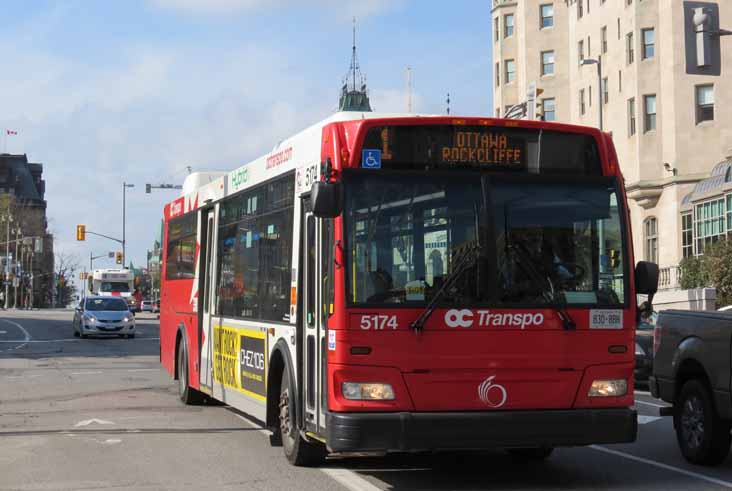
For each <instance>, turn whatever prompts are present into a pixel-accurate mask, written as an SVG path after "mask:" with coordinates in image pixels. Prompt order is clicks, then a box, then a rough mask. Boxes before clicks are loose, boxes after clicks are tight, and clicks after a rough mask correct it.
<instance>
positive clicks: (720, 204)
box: [694, 198, 727, 255]
mask: <svg viewBox="0 0 732 491" xmlns="http://www.w3.org/2000/svg"><path fill="white" fill-rule="evenodd" d="M694 214H695V218H696V221H695V222H696V225H695V228H696V229H695V232H696V234H695V238H696V254H697V255H700V254H703V253H704V248H705V247H707V246H709V245H712V244H714V243H715V242H719V241H720V240H721V239H723V238H724V237H725V235H726V233H727V228H726V227H725V225H726V223H725V221H726V218H727V213H726V209H725V199H724V198H720V199H715V200H712V201H707V202H706V203H699V204H698V205H695V206H694Z"/></svg>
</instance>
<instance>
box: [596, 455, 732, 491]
mask: <svg viewBox="0 0 732 491" xmlns="http://www.w3.org/2000/svg"><path fill="white" fill-rule="evenodd" d="M590 448H592V449H594V450H598V451H600V452H605V453H608V454H611V455H616V456H618V457H623V458H626V459H628V460H634V461H636V462H640V463H642V464H648V465H652V466H654V467H658V468H660V469H665V470H667V471H671V472H676V473H678V474H683V475H684V476H687V477H693V478H695V479H700V480H702V481H707V482H710V483H713V484H717V485H719V486H724V487H725V488H728V489H732V482H730V481H723V480H721V479H717V478H715V477H711V476H706V475H704V474H699V473H698V472H692V471H687V470H686V469H680V468H678V467H674V466H672V465H668V464H664V463H662V462H656V461H655V460H650V459H644V458H643V457H636V456H635V455H632V454H629V453H625V452H621V451H619V450H612V449H609V448H605V447H601V446H600V445H590Z"/></svg>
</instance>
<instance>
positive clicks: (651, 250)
mask: <svg viewBox="0 0 732 491" xmlns="http://www.w3.org/2000/svg"><path fill="white" fill-rule="evenodd" d="M643 244H644V246H645V249H644V251H643V253H644V254H643V255H644V257H645V259H646V261H650V262H652V263H656V264H658V222H657V221H656V217H650V218H646V219H645V221H644V222H643Z"/></svg>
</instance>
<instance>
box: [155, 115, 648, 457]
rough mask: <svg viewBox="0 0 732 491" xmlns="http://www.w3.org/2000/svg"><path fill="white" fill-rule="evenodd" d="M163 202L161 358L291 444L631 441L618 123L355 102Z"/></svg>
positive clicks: (389, 446) (518, 449) (194, 392)
mask: <svg viewBox="0 0 732 491" xmlns="http://www.w3.org/2000/svg"><path fill="white" fill-rule="evenodd" d="M204 177H205V179H203V178H200V176H197V175H195V174H194V175H192V176H189V178H188V179H189V182H187V183H186V185H185V186H184V193H183V195H182V196H181V197H179V198H178V199H176V200H175V201H173V202H171V203H169V204H168V205H166V206H165V209H164V213H165V218H164V221H165V227H164V243H165V247H164V249H163V250H164V254H163V266H162V287H161V288H162V299H161V314H160V359H161V362H162V365H163V366H164V367H165V368H166V369H167V371H168V372H169V373H170V374H171V375H172V376H173V377H174V378H176V379H177V380H178V381H179V393H180V397H181V399H182V400H183V401H184V402H185V403H195V402H199V401H201V400H202V399H204V398H212V399H216V400H219V401H222V402H224V403H226V404H229V405H231V406H233V407H234V408H236V409H238V410H240V411H242V412H245V413H247V414H248V415H250V416H251V417H253V418H254V419H256V420H258V421H260V422H261V423H262V424H263V425H265V426H266V427H268V428H269V429H271V431H272V432H273V438H272V441H273V442H275V444H277V443H279V442H281V444H282V446H283V448H284V453H285V454H286V456H287V458H288V459H289V460H290V461H291V462H292V463H294V464H296V465H312V464H315V463H317V462H319V461H321V460H322V459H323V457H324V456H325V455H326V454H327V453H328V452H334V453H351V452H390V451H401V452H404V451H407V452H409V451H425V450H457V449H461V450H462V449H483V448H496V447H498V448H506V449H507V450H508V451H509V452H512V453H514V454H516V455H519V456H521V457H530V458H544V457H547V456H548V455H549V454H550V453H551V451H552V449H553V448H554V447H558V446H574V445H588V444H595V443H616V442H631V441H633V440H634V439H635V437H636V430H637V421H636V412H635V410H634V409H633V407H632V406H633V403H634V397H633V386H634V380H633V369H634V352H635V350H634V334H635V326H636V322H637V316H638V309H639V307H638V306H637V302H636V294H648V295H649V300H651V299H652V296H653V293H654V292H655V290H656V285H657V282H658V268H657V267H656V266H655V265H654V264H650V263H644V262H640V263H638V265H637V266H636V267H635V268H634V267H633V254H632V244H631V231H630V225H629V222H630V220H629V212H628V208H627V206H626V195H625V190H624V187H623V179H622V176H621V172H620V168H619V165H618V160H617V156H616V153H615V150H614V147H613V143H612V140H611V137H610V136H609V135H608V134H605V133H602V132H600V131H598V130H596V129H594V128H584V127H578V126H569V125H563V124H555V123H544V122H540V121H516V120H501V119H493V118H456V117H442V116H422V117H415V116H413V115H411V116H398V115H378V114H361V113H337V114H335V115H334V116H332V117H330V118H329V119H326V120H324V121H322V122H320V123H318V124H316V125H314V126H311V127H310V128H308V129H306V130H304V131H302V132H301V133H299V134H297V135H295V136H293V137H292V138H289V139H287V140H284V141H283V142H281V143H280V144H278V146H277V147H276V148H275V149H274V150H273V151H272V152H271V153H269V154H267V155H265V156H262V157H261V158H258V159H256V160H254V161H252V162H250V163H248V164H246V165H243V166H241V167H239V168H237V169H235V170H233V171H231V172H228V173H221V174H220V175H219V176H218V177H217V176H216V175H213V176H212V175H207V176H204Z"/></svg>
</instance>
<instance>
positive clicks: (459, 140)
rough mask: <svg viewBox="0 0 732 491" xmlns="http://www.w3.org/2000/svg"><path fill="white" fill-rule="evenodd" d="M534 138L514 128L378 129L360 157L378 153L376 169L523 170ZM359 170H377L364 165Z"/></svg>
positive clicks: (425, 126) (371, 131) (439, 126)
mask: <svg viewBox="0 0 732 491" xmlns="http://www.w3.org/2000/svg"><path fill="white" fill-rule="evenodd" d="M535 136H536V135H535V134H531V133H526V132H517V131H516V130H515V129H513V128H500V127H486V126H464V125H459V126H453V125H423V126H381V127H376V128H371V129H369V131H368V132H367V134H366V138H365V140H364V143H363V155H371V153H373V152H379V153H380V155H381V165H380V166H379V168H392V169H404V168H419V167H424V166H425V165H427V166H434V167H443V168H444V167H468V168H476V167H477V168H485V169H496V170H498V169H504V170H506V169H509V170H526V168H527V156H526V148H527V143H530V140H533V139H535ZM532 137H534V138H532ZM360 167H362V168H365V169H373V168H376V167H374V166H370V165H367V163H366V162H362V163H361V166H360Z"/></svg>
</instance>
